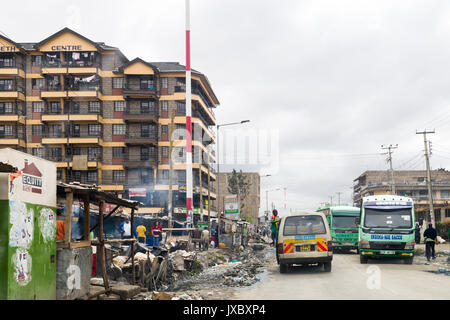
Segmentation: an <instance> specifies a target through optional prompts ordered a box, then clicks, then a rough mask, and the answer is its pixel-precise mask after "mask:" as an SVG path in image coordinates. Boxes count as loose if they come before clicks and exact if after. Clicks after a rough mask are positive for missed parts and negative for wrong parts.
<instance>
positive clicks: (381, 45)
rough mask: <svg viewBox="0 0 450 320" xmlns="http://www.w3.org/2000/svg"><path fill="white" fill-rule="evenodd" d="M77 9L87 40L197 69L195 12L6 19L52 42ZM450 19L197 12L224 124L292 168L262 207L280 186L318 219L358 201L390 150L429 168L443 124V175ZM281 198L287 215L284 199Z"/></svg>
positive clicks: (319, 4) (436, 8)
mask: <svg viewBox="0 0 450 320" xmlns="http://www.w3.org/2000/svg"><path fill="white" fill-rule="evenodd" d="M70 5H76V6H79V7H80V8H81V18H80V20H81V27H80V31H81V32H82V33H83V34H84V35H86V36H87V37H88V38H92V39H93V40H96V41H104V42H106V43H107V44H109V45H113V46H117V47H119V48H120V49H121V50H122V51H123V52H124V53H125V55H126V56H127V57H128V58H130V59H132V58H134V57H136V56H139V57H142V58H143V59H146V60H150V61H179V62H180V63H184V61H185V56H184V54H185V51H184V50H185V48H184V45H185V44H184V28H185V25H184V1H175V0H173V1H143V0H142V1H138V0H133V1H129V2H127V3H124V2H123V1H85V0H80V1H77V2H76V3H70V2H68V3H65V2H64V3H63V2H61V1H45V5H42V3H39V4H38V3H37V2H35V1H25V4H24V6H23V9H22V11H21V19H22V21H29V22H28V23H22V24H19V25H17V21H16V18H17V17H15V16H14V15H9V16H5V17H4V20H3V25H4V27H3V30H2V31H4V32H6V33H7V34H8V35H9V36H11V38H12V39H13V40H17V41H24V42H26V41H40V40H42V39H43V38H45V37H47V36H49V35H50V34H52V33H53V32H56V31H57V30H59V29H60V28H62V27H63V26H64V25H65V23H66V21H67V20H68V17H67V12H66V9H67V7H68V6H70ZM48 8H52V9H51V10H48ZM3 9H4V11H5V12H9V11H11V12H12V11H13V9H14V3H5V4H4V5H3ZM448 17H450V4H449V3H448V2H447V1H412V0H411V1H401V2H400V1H398V2H397V1H387V0H385V1H381V0H380V1H364V0H358V1H354V0H341V1H335V0H310V1H297V0H296V1H293V0H290V1H288V0H283V1H256V0H255V1H238V0H227V1H225V0H215V1H211V0H203V1H201V0H196V1H191V36H192V39H191V40H192V67H193V68H194V69H197V70H200V71H201V72H203V73H205V74H206V75H207V77H208V78H209V80H210V81H211V84H212V86H213V89H214V90H215V92H216V94H217V96H218V98H219V100H220V102H221V105H220V107H219V108H218V110H217V112H216V117H217V120H218V123H227V122H234V121H240V120H243V119H251V123H250V124H249V125H248V127H249V128H253V129H261V128H262V129H266V128H274V129H277V130H279V133H280V138H279V150H280V151H279V152H280V154H279V159H280V163H281V167H280V170H279V172H278V174H277V175H276V176H272V177H269V178H264V179H262V188H261V189H262V194H261V196H262V202H261V207H262V210H263V209H264V208H265V193H264V190H265V189H267V188H272V187H273V186H276V185H278V186H281V187H287V191H288V208H289V207H291V208H309V209H314V208H316V207H318V206H319V205H320V203H321V202H325V201H328V200H329V196H330V195H333V196H336V192H344V194H343V195H342V197H343V199H347V202H348V201H349V200H350V199H351V189H350V187H351V186H352V181H353V179H354V178H356V177H357V176H359V175H360V174H361V173H362V172H363V171H365V170H367V169H387V164H386V163H385V161H384V156H381V155H376V154H377V153H381V151H382V150H381V148H380V146H381V145H382V144H390V143H393V144H396V143H398V144H399V148H398V149H396V150H395V153H394V168H395V166H396V165H397V164H402V163H404V162H406V161H408V160H410V159H411V158H414V157H415V156H416V157H417V156H418V155H419V158H418V159H416V160H418V161H419V162H417V161H416V160H415V161H412V162H410V163H409V165H411V164H413V165H414V163H415V162H417V164H416V165H417V168H419V167H420V166H421V164H420V153H422V152H423V140H422V138H423V137H422V136H419V135H416V134H415V131H416V129H419V130H423V129H424V126H426V127H427V128H429V129H433V128H434V127H436V134H435V135H430V138H431V139H432V140H433V142H435V143H436V145H435V147H434V149H435V152H434V155H433V157H432V159H431V161H432V166H433V167H438V166H447V167H448V166H449V164H450V162H449V161H450V144H449V143H448V141H449V138H450V131H449V129H448V122H449V120H450V112H447V110H450V91H449V90H448V88H450V78H449V72H448V70H449V67H450V65H449V64H450V59H449V57H450V44H449V42H448V38H449V36H450V23H449V22H448V21H449V19H448ZM13 26H14V28H13ZM438 144H439V146H438ZM446 152H447V153H446ZM447 156H448V158H445V157H447ZM270 197H271V199H273V200H274V201H275V204H276V205H277V206H278V207H282V206H283V201H284V198H283V194H282V193H280V194H278V195H273V197H272V195H271V196H270Z"/></svg>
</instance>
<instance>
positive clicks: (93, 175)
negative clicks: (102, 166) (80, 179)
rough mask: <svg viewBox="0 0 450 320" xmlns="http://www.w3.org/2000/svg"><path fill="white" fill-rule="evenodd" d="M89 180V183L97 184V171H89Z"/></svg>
mask: <svg viewBox="0 0 450 320" xmlns="http://www.w3.org/2000/svg"><path fill="white" fill-rule="evenodd" d="M87 179H88V181H89V182H97V171H88V174H87Z"/></svg>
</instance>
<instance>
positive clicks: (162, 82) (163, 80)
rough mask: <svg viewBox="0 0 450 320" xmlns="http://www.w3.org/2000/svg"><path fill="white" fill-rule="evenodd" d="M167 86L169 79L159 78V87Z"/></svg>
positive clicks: (164, 87) (165, 87)
mask: <svg viewBox="0 0 450 320" xmlns="http://www.w3.org/2000/svg"><path fill="white" fill-rule="evenodd" d="M168 86H169V81H168V79H167V78H161V88H163V89H167V88H168Z"/></svg>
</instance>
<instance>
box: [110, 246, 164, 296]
mask: <svg viewBox="0 0 450 320" xmlns="http://www.w3.org/2000/svg"><path fill="white" fill-rule="evenodd" d="M134 246H135V247H134V252H135V254H134V272H135V279H136V283H137V284H139V285H140V286H141V287H143V288H147V289H148V290H153V289H156V287H157V285H158V283H160V282H164V281H165V280H166V276H167V262H168V251H167V250H165V249H163V248H156V247H151V246H146V245H144V244H141V243H134ZM113 264H114V265H115V266H116V267H118V268H120V269H121V270H122V273H123V275H126V276H128V278H129V277H130V275H131V274H132V272H133V266H132V259H131V247H130V248H128V250H127V251H126V253H125V254H124V255H119V256H116V257H115V258H113Z"/></svg>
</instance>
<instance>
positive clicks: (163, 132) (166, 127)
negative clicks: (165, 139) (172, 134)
mask: <svg viewBox="0 0 450 320" xmlns="http://www.w3.org/2000/svg"><path fill="white" fill-rule="evenodd" d="M161 133H162V134H168V133H169V126H161Z"/></svg>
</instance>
